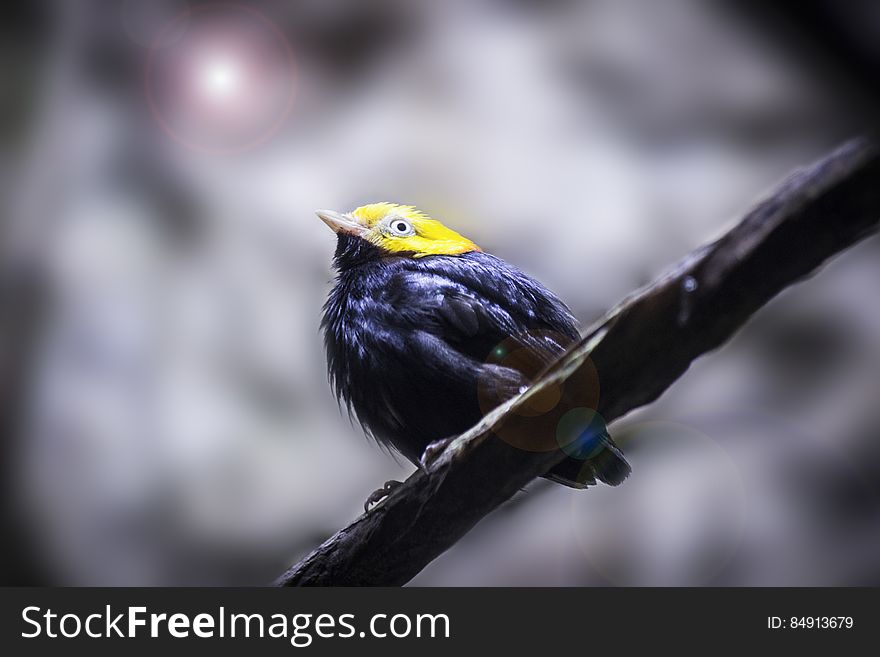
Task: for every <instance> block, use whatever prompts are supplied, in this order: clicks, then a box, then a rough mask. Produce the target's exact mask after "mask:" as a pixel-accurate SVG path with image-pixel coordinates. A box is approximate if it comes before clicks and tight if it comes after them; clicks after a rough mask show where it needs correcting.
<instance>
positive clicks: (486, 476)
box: [276, 139, 880, 586]
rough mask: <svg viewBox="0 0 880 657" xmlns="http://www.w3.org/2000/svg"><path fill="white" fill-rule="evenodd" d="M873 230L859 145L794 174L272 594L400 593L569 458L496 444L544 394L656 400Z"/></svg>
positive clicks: (638, 402) (875, 203)
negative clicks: (376, 588) (301, 590)
mask: <svg viewBox="0 0 880 657" xmlns="http://www.w3.org/2000/svg"><path fill="white" fill-rule="evenodd" d="M878 220H880V156H878V153H877V151H876V150H875V148H874V146H873V145H872V144H871V143H869V142H868V141H867V140H865V139H861V140H855V141H852V142H849V143H847V144H845V145H844V146H842V147H841V148H839V149H838V150H837V151H835V152H833V153H832V154H831V155H829V156H828V157H826V158H825V159H823V160H821V161H820V162H818V163H816V164H814V165H812V166H810V167H808V168H805V169H803V170H799V171H797V172H795V173H794V174H793V175H792V176H791V177H790V178H788V179H787V180H786V181H785V182H784V183H782V185H781V186H780V187H779V188H778V189H776V190H775V191H774V192H773V193H772V194H771V195H770V196H769V197H768V198H767V199H766V200H764V201H762V202H761V203H759V204H758V205H757V206H756V207H755V208H754V209H752V210H751V211H750V212H749V213H748V214H747V215H746V216H745V217H744V218H743V219H742V220H741V221H740V222H739V223H738V224H737V225H736V226H735V227H734V228H733V229H731V230H730V231H729V232H728V233H727V234H725V235H724V236H723V237H721V238H720V239H719V240H717V241H715V242H713V243H711V244H709V245H707V246H704V247H702V248H700V249H698V250H696V251H695V252H693V253H692V254H690V255H689V256H688V257H687V258H685V259H684V260H683V261H682V262H681V263H680V264H679V265H678V266H676V267H674V268H673V270H672V271H671V272H670V273H669V274H667V275H666V276H663V277H662V278H660V279H659V280H657V281H655V282H654V283H652V284H650V285H649V286H647V287H645V288H643V289H642V290H640V291H638V292H636V293H634V294H632V295H631V296H630V297H629V298H627V299H625V300H624V301H623V302H622V303H621V304H620V305H618V306H617V308H615V309H614V310H612V311H611V312H610V313H609V314H608V315H607V316H606V317H605V318H604V319H603V320H602V321H601V322H599V323H598V324H597V325H595V326H594V327H593V328H592V329H591V330H590V331H589V332H588V333H587V334H586V336H585V337H584V338H582V339H581V341H580V342H579V343H578V344H577V345H576V346H574V347H573V348H572V349H571V350H570V351H569V352H568V353H567V354H566V355H565V356H563V357H562V358H561V359H560V360H559V361H557V363H555V364H554V365H553V366H552V367H551V368H549V370H548V371H547V372H545V373H544V375H542V376H541V377H540V379H539V381H538V382H536V383H535V384H534V385H533V386H532V387H531V388H529V389H528V390H527V391H526V392H525V393H523V394H522V395H519V396H518V397H516V398H514V399H512V400H511V401H509V402H507V403H506V404H503V405H502V406H500V407H499V408H497V409H495V410H494V411H492V412H491V413H489V414H488V415H487V416H486V417H484V418H483V419H482V421H481V422H480V423H479V424H478V425H477V426H475V427H474V428H472V429H471V430H470V431H468V432H467V433H465V434H463V435H461V436H459V437H458V438H456V439H455V440H454V441H453V442H452V443H451V444H450V445H449V446H448V447H447V449H446V450H444V451H443V452H442V453H441V454H440V455H439V456H438V457H437V458H436V459H435V460H434V461H432V462H431V463H430V464H429V465H428V467H427V470H422V469H419V470H417V471H416V472H415V473H414V474H413V475H412V476H411V477H410V478H409V479H407V481H406V482H405V484H404V485H403V486H401V487H399V488H398V489H396V490H395V491H394V493H392V495H391V496H390V497H388V498H387V499H386V500H385V501H384V502H383V503H381V504H380V505H379V506H377V507H375V508H374V509H373V510H371V511H370V512H369V513H367V514H365V515H363V516H361V517H360V518H358V519H357V520H355V521H354V522H353V523H352V524H351V525H349V526H348V527H346V528H345V529H342V530H340V531H339V532H338V533H337V534H336V535H334V536H333V537H331V538H330V539H329V540H327V541H326V542H325V543H324V544H323V545H321V546H320V547H318V548H317V549H316V550H315V551H314V552H312V553H311V554H310V555H308V556H307V557H306V558H305V559H303V560H302V561H301V562H299V563H298V564H296V565H295V566H293V567H292V568H290V569H289V570H288V571H287V572H286V573H285V574H284V575H282V576H281V577H280V578H279V579H278V580H277V582H276V583H277V584H278V585H282V586H301V585H401V584H405V583H406V582H407V581H409V580H410V579H411V578H412V577H413V576H414V575H416V574H417V573H418V572H419V571H420V570H422V568H424V567H425V566H426V565H427V564H428V563H430V562H431V560H433V559H434V558H436V557H437V556H438V555H439V554H440V553H442V552H443V551H445V550H446V549H448V548H449V547H450V546H452V545H453V544H454V543H455V542H456V541H457V540H458V539H459V538H461V537H462V536H463V535H464V534H465V533H466V532H467V531H468V530H470V529H471V527H473V526H474V525H475V524H476V523H477V522H479V521H480V520H481V519H482V518H483V517H484V516H486V515H487V514H488V513H490V512H491V511H492V510H493V509H495V508H496V507H497V506H498V505H500V504H501V503H503V502H504V501H506V500H507V499H509V498H510V497H511V496H513V495H514V494H515V493H516V492H517V491H519V490H520V489H521V488H522V487H523V486H524V485H525V484H527V483H528V482H529V481H531V480H532V479H533V478H535V477H537V476H540V475H541V474H543V473H545V472H546V471H547V470H548V469H550V468H551V467H552V466H553V465H555V464H556V463H558V462H560V461H561V460H562V459H564V458H565V456H566V455H565V453H564V452H562V451H561V450H559V449H555V450H553V451H526V450H524V449H521V448H517V447H514V446H512V444H510V443H511V442H516V441H510V440H505V439H503V438H504V437H505V427H506V426H509V425H510V422H511V420H514V419H515V420H516V423H515V424H516V425H517V430H518V431H519V432H525V433H528V431H529V428H530V427H531V429H532V430H535V431H537V430H538V428H539V425H538V424H537V423H538V422H539V419H537V418H532V419H531V420H524V417H531V416H532V415H534V414H533V413H528V412H523V411H524V410H527V409H528V408H529V406H528V405H529V403H530V402H531V403H534V402H535V400H536V399H539V397H538V396H539V395H547V394H548V393H549V392H552V391H554V390H555V391H557V392H558V391H560V390H561V392H558V394H559V395H561V398H560V401H559V404H558V405H557V408H559V409H563V410H565V409H569V408H573V407H576V406H579V405H581V406H582V405H583V404H582V403H580V402H578V400H577V395H578V390H576V389H574V388H576V386H569V388H570V389H571V390H566V388H565V385H564V384H565V382H566V381H567V380H568V379H569V378H570V377H573V376H583V375H584V374H586V375H588V376H589V377H590V380H593V381H595V380H596V377H597V376H598V385H599V389H600V390H601V396H600V398H599V404H598V411H599V413H600V414H601V415H602V416H603V417H604V418H605V419H606V420H607V421H609V422H610V421H611V420H614V419H615V418H618V417H620V416H622V415H623V414H624V413H627V412H628V411H630V410H632V409H634V408H637V407H639V406H642V405H644V404H647V403H650V402H651V401H653V400H655V399H657V398H658V397H659V396H660V395H661V394H662V393H663V392H664V391H665V390H666V389H667V388H668V387H669V386H670V385H671V384H672V383H673V382H674V381H675V380H676V379H678V377H680V376H681V375H682V374H683V373H684V372H685V371H686V370H687V369H688V367H689V366H690V364H691V362H693V360H694V359H695V358H697V357H699V356H700V355H701V354H704V353H706V352H709V351H711V350H713V349H715V348H717V347H719V346H720V345H721V344H723V343H724V342H725V341H727V340H728V339H729V338H730V337H731V336H732V335H733V334H734V333H735V332H736V331H737V329H739V328H740V327H741V326H742V325H743V324H744V323H745V322H746V321H747V320H748V319H749V317H750V316H751V315H752V314H753V313H755V312H756V311H757V310H758V309H759V308H761V307H762V306H763V305H764V304H765V303H767V301H769V300H770V299H771V298H773V297H774V296H775V295H776V294H778V293H779V292H780V291H782V290H783V289H785V288H786V287H787V286H789V285H791V284H793V283H795V282H797V281H799V280H801V279H803V278H804V277H806V276H808V275H810V274H812V273H813V272H814V271H815V270H816V269H817V268H818V267H819V266H820V265H822V263H823V262H825V261H826V260H828V259H829V258H831V257H832V256H834V255H836V254H837V253H840V252H841V251H843V250H844V249H846V248H847V247H849V246H851V245H852V244H854V243H856V242H857V241H859V240H860V239H862V238H864V237H865V236H867V235H868V234H870V233H872V232H875V231H876V230H877V228H878ZM597 373H598V374H597ZM545 432H546V429H545ZM499 436H501V438H499ZM634 476H638V473H636V474H635V475H634Z"/></svg>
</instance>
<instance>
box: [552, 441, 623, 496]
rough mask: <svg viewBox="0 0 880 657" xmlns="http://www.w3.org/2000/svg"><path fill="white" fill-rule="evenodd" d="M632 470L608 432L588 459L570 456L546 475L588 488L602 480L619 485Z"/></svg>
mask: <svg viewBox="0 0 880 657" xmlns="http://www.w3.org/2000/svg"><path fill="white" fill-rule="evenodd" d="M631 471H632V468H631V467H630V465H629V463H628V462H627V460H626V457H625V456H624V455H623V452H622V451H620V448H619V447H618V446H617V445H616V444H614V441H613V440H612V439H611V436H609V435H608V434H607V433H605V434H604V435H603V436H602V447H601V449H600V450H599V451H598V452H596V454H595V455H591V456H590V457H589V458H587V459H580V458H576V457H569V458H567V459H565V460H564V461H562V462H561V463H558V464H557V465H555V466H554V467H553V468H552V469H551V470H550V471H549V472H548V473H547V474H546V475H544V476H545V477H546V478H547V479H550V480H552V481H555V482H557V483H560V484H562V485H564V486H569V487H570V488H586V487H588V486H592V485H594V484H595V483H596V480H598V481H601V482H602V483H604V484H608V485H609V486H617V485H618V484H620V483H622V482H623V480H624V479H626V478H627V477H628V476H629V473H630V472H631Z"/></svg>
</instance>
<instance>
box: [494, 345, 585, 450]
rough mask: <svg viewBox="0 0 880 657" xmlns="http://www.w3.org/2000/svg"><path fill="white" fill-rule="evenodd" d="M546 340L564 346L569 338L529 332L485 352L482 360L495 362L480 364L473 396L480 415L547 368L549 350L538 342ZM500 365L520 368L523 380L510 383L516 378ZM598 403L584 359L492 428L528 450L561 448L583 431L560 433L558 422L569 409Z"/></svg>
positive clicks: (523, 387)
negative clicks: (474, 395)
mask: <svg viewBox="0 0 880 657" xmlns="http://www.w3.org/2000/svg"><path fill="white" fill-rule="evenodd" d="M546 342H550V343H553V344H555V345H567V344H569V343H570V342H571V340H570V339H569V338H567V337H565V336H564V335H562V334H560V333H557V332H555V331H549V330H535V331H528V332H526V333H522V334H518V335H514V336H510V337H509V338H506V339H505V340H503V341H502V342H500V343H499V344H498V345H496V346H495V348H494V349H492V351H490V352H489V356H488V357H487V358H486V362H485V364H486V365H490V366H494V367H487V368H485V370H484V373H483V374H482V375H481V376H480V378H479V379H478V381H477V400H478V402H479V406H480V411H481V412H482V413H483V414H484V415H485V414H486V413H488V412H489V411H491V410H492V409H494V408H495V407H497V406H498V405H499V404H502V403H504V402H505V401H508V400H509V399H511V398H512V397H514V396H515V395H517V394H518V393H520V392H523V391H525V389H526V388H527V387H528V386H529V385H531V384H532V383H533V382H534V381H536V380H537V379H538V377H539V376H540V375H541V374H542V373H543V372H544V371H545V370H546V369H547V365H548V360H552V358H551V357H549V355H550V354H551V353H553V352H552V351H548V350H546V349H544V348H542V347H541V345H542V344H543V343H546ZM556 351H559V348H558V347H556ZM496 368H504V369H496ZM505 370H515V371H516V372H519V373H521V374H522V375H523V377H524V378H525V380H526V383H525V384H524V385H523V386H522V387H521V388H514V387H512V384H511V379H512V378H516V377H510V376H506V375H505V374H506V373H505ZM520 378H521V377H520ZM598 403H599V374H598V372H597V371H596V368H595V366H594V365H593V362H592V360H590V359H589V358H588V359H587V360H586V361H585V362H584V364H583V366H582V367H580V368H578V370H577V371H576V372H575V373H574V374H572V375H571V376H570V377H569V378H568V379H567V380H565V381H563V382H559V383H554V384H551V385H549V386H547V387H546V388H544V389H542V390H540V391H537V392H533V393H531V394H530V395H528V396H527V397H526V399H525V400H524V401H523V402H522V403H521V404H520V405H518V406H517V407H516V408H514V409H513V412H512V413H510V414H509V415H508V416H507V417H505V418H504V419H503V420H501V421H500V422H499V423H498V424H497V425H496V426H495V427H494V433H495V435H497V436H498V437H499V438H501V439H502V440H503V441H505V442H506V443H508V444H509V445H512V446H513V447H516V448H517V449H522V450H525V451H528V452H550V451H554V450H558V449H560V448H561V449H566V448H567V447H568V446H569V443H573V442H574V441H576V440H580V439H581V438H582V433H578V434H576V435H575V434H574V433H573V432H571V431H568V432H560V430H559V426H560V422H561V421H562V420H563V418H564V417H565V416H566V414H567V413H569V412H570V411H573V410H574V409H586V410H587V411H592V412H595V411H594V409H595V408H596V407H597V406H598ZM560 440H562V443H560Z"/></svg>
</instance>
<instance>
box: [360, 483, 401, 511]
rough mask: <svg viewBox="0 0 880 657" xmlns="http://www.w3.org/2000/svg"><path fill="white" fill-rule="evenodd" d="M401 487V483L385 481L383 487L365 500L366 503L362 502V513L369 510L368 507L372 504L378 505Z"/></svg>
mask: <svg viewBox="0 0 880 657" xmlns="http://www.w3.org/2000/svg"><path fill="white" fill-rule="evenodd" d="M400 486H403V482H402V481H396V480H394V479H391V480H390V481H386V482H385V485H384V486H382V488H377V489H376V490H374V491H373V492H372V493H370V496H369V497H368V498H367V500H366V502H364V513H366V512H367V511H369V510H370V507H371V506H373V505H374V504H378V503H379V502H381V501H382V500H384V499H385V498H386V497H388V496H389V495H391V493H392V492H393V491H394V490H395V489H396V488H398V487H400Z"/></svg>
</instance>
